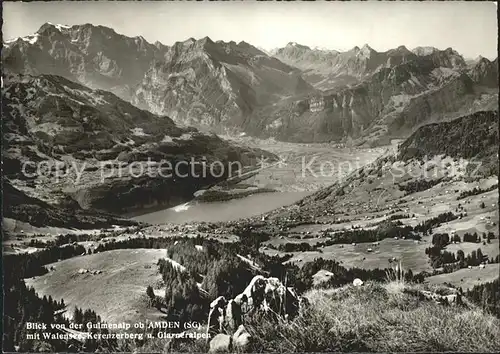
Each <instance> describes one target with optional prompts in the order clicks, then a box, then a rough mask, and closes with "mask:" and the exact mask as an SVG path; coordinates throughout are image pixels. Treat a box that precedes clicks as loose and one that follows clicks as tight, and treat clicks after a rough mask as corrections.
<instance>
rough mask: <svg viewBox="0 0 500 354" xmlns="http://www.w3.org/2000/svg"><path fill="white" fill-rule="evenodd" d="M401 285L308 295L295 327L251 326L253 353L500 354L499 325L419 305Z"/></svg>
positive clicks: (460, 311)
mask: <svg viewBox="0 0 500 354" xmlns="http://www.w3.org/2000/svg"><path fill="white" fill-rule="evenodd" d="M415 288H421V286H420V285H419V286H416V285H406V286H405V285H402V284H400V283H395V282H392V283H389V284H386V285H382V284H379V283H367V284H365V285H364V286H362V287H360V288H356V287H353V286H347V287H345V288H343V289H341V290H340V291H332V290H312V291H310V292H309V293H307V297H308V298H309V300H310V302H311V307H310V309H308V310H307V311H305V312H304V313H303V314H301V315H300V316H299V317H298V318H296V319H295V320H294V321H292V322H289V323H280V324H278V325H275V324H274V323H272V322H270V321H259V322H255V323H253V324H251V325H249V326H248V327H250V329H249V331H250V332H251V333H252V334H253V336H254V338H256V339H257V340H256V343H255V344H254V348H252V349H253V350H252V351H256V352H258V351H266V352H268V351H274V352H303V351H316V352H325V351H327V352H330V351H331V352H337V351H346V352H348V351H376V352H383V351H398V352H407V351H426V352H431V351H458V352H464V351H466V352H470V351H472V352H494V351H498V350H499V349H500V337H498V336H497V334H498V333H499V331H500V321H499V320H498V319H497V318H494V317H493V316H492V315H488V314H484V313H483V312H482V311H481V310H479V309H477V308H476V307H474V306H472V305H468V306H470V308H461V307H460V308H457V307H455V306H443V305H439V304H436V303H433V302H428V301H421V300H419V299H418V298H417V297H416V296H414V295H411V294H408V293H405V292H404V289H415Z"/></svg>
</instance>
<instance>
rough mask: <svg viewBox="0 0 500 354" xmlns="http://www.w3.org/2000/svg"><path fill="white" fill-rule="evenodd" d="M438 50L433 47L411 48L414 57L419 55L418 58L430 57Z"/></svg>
mask: <svg viewBox="0 0 500 354" xmlns="http://www.w3.org/2000/svg"><path fill="white" fill-rule="evenodd" d="M438 51H439V49H437V48H435V47H429V46H427V47H422V46H419V47H415V48H413V50H412V52H413V53H414V54H416V55H420V56H425V55H431V54H433V53H435V52H438Z"/></svg>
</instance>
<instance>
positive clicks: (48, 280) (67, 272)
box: [26, 249, 166, 323]
mask: <svg viewBox="0 0 500 354" xmlns="http://www.w3.org/2000/svg"><path fill="white" fill-rule="evenodd" d="M164 257H166V251H165V250H159V249H132V250H113V251H107V252H103V253H96V254H92V255H86V256H78V257H74V258H71V259H67V260H63V261H60V262H56V263H52V264H50V265H48V266H47V267H48V268H49V269H50V267H51V266H54V267H55V270H52V271H50V272H49V273H47V274H45V275H43V276H39V277H36V278H29V279H26V285H28V286H33V287H34V288H35V290H36V291H37V292H38V294H39V295H40V296H44V295H47V296H49V295H51V296H52V297H53V298H54V299H57V300H60V299H64V302H65V303H66V305H67V307H68V309H69V310H70V311H69V313H68V314H69V315H71V314H72V310H73V306H78V307H80V308H83V309H92V310H94V311H96V312H97V313H98V314H99V315H100V316H101V318H102V319H103V320H105V321H108V322H110V323H118V322H121V321H127V322H134V321H139V320H145V319H151V320H153V319H155V318H157V317H158V316H159V314H160V313H159V312H158V311H156V310H152V309H151V308H148V307H147V306H146V304H147V300H146V298H145V294H146V287H147V286H148V285H153V284H155V283H157V282H158V281H159V280H160V279H161V278H160V276H159V275H158V273H157V267H156V263H157V261H158V259H160V258H164ZM80 269H87V270H89V271H95V270H97V271H99V270H100V271H101V273H100V274H91V273H90V272H89V273H85V274H80V273H79V270H80Z"/></svg>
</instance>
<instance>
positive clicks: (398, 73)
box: [2, 24, 498, 145]
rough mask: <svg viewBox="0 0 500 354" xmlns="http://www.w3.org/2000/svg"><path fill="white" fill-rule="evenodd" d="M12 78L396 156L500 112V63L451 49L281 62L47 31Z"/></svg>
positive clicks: (192, 45) (283, 57)
mask: <svg viewBox="0 0 500 354" xmlns="http://www.w3.org/2000/svg"><path fill="white" fill-rule="evenodd" d="M2 56H3V61H4V64H5V68H6V70H7V71H8V72H24V73H32V74H40V73H46V74H56V75H61V76H63V77H66V78H68V79H70V80H73V81H78V82H80V83H83V84H84V85H87V86H90V87H93V88H101V89H105V90H110V91H112V92H113V93H115V94H117V95H118V96H120V97H121V98H124V99H126V100H129V101H130V102H132V103H133V104H135V105H136V106H138V107H140V108H142V109H147V110H149V111H151V112H153V113H156V114H159V115H168V116H169V117H171V118H172V119H173V120H174V121H175V122H176V124H180V125H195V126H197V127H200V128H202V129H203V130H206V131H212V132H217V133H229V134H239V133H241V132H245V133H247V134H251V135H254V136H257V137H274V138H277V139H279V140H284V141H292V142H329V141H335V142H343V141H346V140H349V139H351V138H352V139H354V140H355V143H356V144H365V145H378V144H386V143H387V142H388V141H389V140H390V139H391V138H404V137H406V136H408V135H409V134H410V133H411V132H413V131H414V130H415V129H416V128H418V127H419V126H420V125H422V124H426V123H428V122H432V121H439V120H443V119H451V118H455V117H459V116H461V115H464V114H471V113H473V112H476V111H480V110H484V109H492V108H493V107H495V106H496V105H497V102H498V88H497V86H498V60H497V59H496V60H494V61H493V62H490V61H489V60H487V59H485V58H479V59H478V60H477V61H475V62H474V63H470V62H466V61H465V60H464V59H463V57H462V56H461V55H460V54H459V53H457V52H456V51H455V50H453V49H452V48H447V49H445V50H439V49H436V48H433V47H417V48H415V49H413V50H411V51H410V50H409V49H407V48H406V47H404V46H399V47H398V48H395V49H391V50H388V51H385V52H377V51H375V50H374V49H372V48H371V47H370V46H368V45H364V46H363V47H361V48H359V47H354V48H353V49H351V50H349V51H347V52H337V51H333V50H322V49H311V48H309V47H307V46H303V45H300V44H297V43H289V44H288V45H287V46H286V47H285V48H281V49H278V50H275V51H274V52H273V56H270V55H268V54H267V53H265V52H264V51H262V50H260V49H258V48H256V47H254V46H252V45H251V44H248V43H246V42H240V43H236V42H233V41H231V42H227V43H226V42H223V41H215V42H214V41H212V40H211V39H210V38H208V37H205V38H203V39H199V40H196V39H193V38H190V39H188V40H186V41H183V42H177V43H175V44H174V45H172V46H171V47H168V46H164V45H162V44H161V43H159V42H156V43H154V44H150V43H148V42H147V41H145V40H144V39H143V38H142V37H134V38H130V37H126V36H123V35H119V34H117V33H116V32H114V31H113V30H112V29H109V28H106V27H103V26H93V25H89V24H86V25H81V26H71V27H69V26H61V25H52V24H45V25H43V26H42V27H41V28H40V30H39V31H38V32H37V33H36V34H35V35H33V36H28V37H25V38H19V39H17V40H15V41H10V42H6V43H5V50H4V52H3V55H2Z"/></svg>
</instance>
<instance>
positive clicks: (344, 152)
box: [222, 136, 388, 192]
mask: <svg viewBox="0 0 500 354" xmlns="http://www.w3.org/2000/svg"><path fill="white" fill-rule="evenodd" d="M222 138H226V139H228V140H232V141H233V142H235V143H238V144H242V145H244V146H249V147H252V148H260V149H264V150H267V151H269V152H272V153H273V154H275V155H277V156H278V157H279V158H280V159H281V162H279V163H276V164H274V165H273V166H269V165H271V164H270V163H268V164H267V165H268V166H266V168H264V169H262V170H260V171H259V173H258V174H257V175H255V176H254V177H251V178H249V179H247V180H245V183H246V184H251V185H255V186H257V187H260V188H271V189H274V190H277V191H281V192H296V191H300V192H302V191H316V190H318V189H320V188H323V187H326V186H329V185H331V184H332V183H334V182H336V181H337V180H339V179H340V178H343V177H345V176H346V175H347V174H348V173H350V172H352V171H354V170H356V169H357V168H359V167H361V166H364V165H365V164H368V163H370V162H372V161H374V160H375V159H376V158H377V157H379V156H380V155H381V154H382V153H384V152H385V151H386V150H387V149H388V147H382V148H371V149H368V148H346V147H337V146H335V145H332V144H298V143H286V142H281V141H275V140H273V139H268V140H262V139H255V138H250V137H233V136H222ZM322 166H323V169H322ZM311 171H312V172H311Z"/></svg>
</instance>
